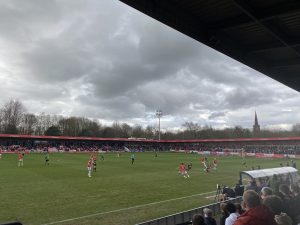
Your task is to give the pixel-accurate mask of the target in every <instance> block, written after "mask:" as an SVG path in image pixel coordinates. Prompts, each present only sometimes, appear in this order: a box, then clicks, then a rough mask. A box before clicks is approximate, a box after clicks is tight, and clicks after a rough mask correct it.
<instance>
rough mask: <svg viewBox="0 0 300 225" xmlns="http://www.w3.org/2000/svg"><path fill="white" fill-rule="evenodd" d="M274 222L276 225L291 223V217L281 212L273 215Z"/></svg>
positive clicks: (289, 224)
mask: <svg viewBox="0 0 300 225" xmlns="http://www.w3.org/2000/svg"><path fill="white" fill-rule="evenodd" d="M275 222H276V223H277V224H278V225H292V224H293V221H292V219H291V218H290V217H289V216H288V215H287V214H286V213H281V214H279V215H275Z"/></svg>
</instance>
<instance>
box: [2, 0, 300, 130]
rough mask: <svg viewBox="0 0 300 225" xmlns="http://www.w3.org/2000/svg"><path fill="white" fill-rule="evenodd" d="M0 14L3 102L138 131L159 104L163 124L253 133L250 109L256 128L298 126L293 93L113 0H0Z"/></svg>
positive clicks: (296, 97) (299, 100)
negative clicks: (239, 128) (236, 127)
mask: <svg viewBox="0 0 300 225" xmlns="http://www.w3.org/2000/svg"><path fill="white" fill-rule="evenodd" d="M0 15H1V16H0V19H1V20H0V31H1V35H0V46H1V47H2V49H3V51H2V52H4V53H5V54H4V53H2V54H0V61H3V62H4V66H3V67H2V65H1V64H0V74H1V76H0V83H1V84H5V85H3V86H2V85H1V90H3V92H4V94H3V95H2V97H1V98H0V101H1V102H3V101H5V100H6V99H8V98H10V97H18V98H19V99H20V100H23V99H22V97H23V98H24V100H23V101H24V103H25V104H26V108H28V109H29V111H31V112H39V111H45V112H46V113H56V114H65V115H74V116H87V117H91V118H99V119H102V120H103V121H114V120H119V121H121V122H123V121H124V122H129V123H136V122H138V121H139V122H141V123H143V125H148V124H155V116H154V115H153V114H154V112H155V110H156V109H157V108H161V109H162V110H163V111H164V117H163V121H165V126H168V127H180V126H181V124H183V123H184V121H195V122H198V123H201V124H207V125H213V126H223V127H225V126H234V125H242V126H246V127H251V126H252V123H253V112H254V110H255V108H256V109H257V111H258V112H259V120H261V121H262V122H261V123H262V125H266V124H268V123H270V124H276V123H282V121H285V122H288V123H293V121H297V122H299V121H300V118H299V115H298V114H297V112H298V111H299V103H300V98H299V95H298V94H297V93H296V92H295V91H293V90H291V89H289V88H287V87H285V86H283V85H281V84H279V83H278V82H275V81H273V80H272V79H269V78H267V77H265V76H264V75H262V74H260V73H258V72H256V71H254V70H252V69H250V68H248V67H246V66H243V65H241V64H239V63H238V62H236V61H234V60H232V59H230V58H228V57H226V56H224V55H222V54H220V53H218V52H216V51H214V50H212V49H209V48H208V47H206V46H204V45H202V44H200V43H198V42H196V41H195V40H193V39H191V38H189V37H186V36H185V35H183V34H180V33H178V32H177V31H174V30H172V29H171V28H169V27H167V26H165V25H163V24H160V23H159V22H157V21H155V20H153V19H151V18H149V17H147V16H145V15H143V14H141V13H139V12H137V11H136V10H134V9H132V8H130V7H128V6H127V5H124V4H123V3H120V2H119V1H110V0H102V1H93V0H87V1H80V0H74V1H73V0H72V1H71V0H63V1H51V0H49V1H37V0H30V1H29V0H24V1H23V0H22V1H21V0H19V1H17V0H12V1H3V2H1V3H0ZM112 15H113V16H112ZM25 98H26V99H25ZM283 108H284V109H291V110H292V111H291V112H288V113H287V112H286V113H285V112H282V109H283ZM151 115H153V116H151ZM165 128H166V127H165Z"/></svg>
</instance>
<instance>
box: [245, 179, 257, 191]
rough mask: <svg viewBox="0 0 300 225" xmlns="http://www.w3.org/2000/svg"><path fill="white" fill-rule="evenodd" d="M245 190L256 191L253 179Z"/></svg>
mask: <svg viewBox="0 0 300 225" xmlns="http://www.w3.org/2000/svg"><path fill="white" fill-rule="evenodd" d="M246 190H253V191H256V190H257V185H256V180H255V179H252V180H250V181H249V184H248V185H247V187H246Z"/></svg>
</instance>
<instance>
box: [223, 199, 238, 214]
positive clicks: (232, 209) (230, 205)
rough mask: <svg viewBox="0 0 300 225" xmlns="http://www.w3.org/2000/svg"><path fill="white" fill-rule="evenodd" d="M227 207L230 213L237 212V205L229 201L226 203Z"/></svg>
mask: <svg viewBox="0 0 300 225" xmlns="http://www.w3.org/2000/svg"><path fill="white" fill-rule="evenodd" d="M225 208H226V210H227V212H228V213H229V214H231V213H235V212H236V207H235V205H234V204H233V203H231V202H229V203H227V204H226V205H225Z"/></svg>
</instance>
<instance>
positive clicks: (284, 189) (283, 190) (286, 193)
mask: <svg viewBox="0 0 300 225" xmlns="http://www.w3.org/2000/svg"><path fill="white" fill-rule="evenodd" d="M278 196H279V197H280V198H281V199H282V201H283V202H284V203H287V204H288V203H289V201H290V200H291V197H292V196H291V193H290V189H289V186H287V185H286V184H281V185H280V186H279V193H278Z"/></svg>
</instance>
